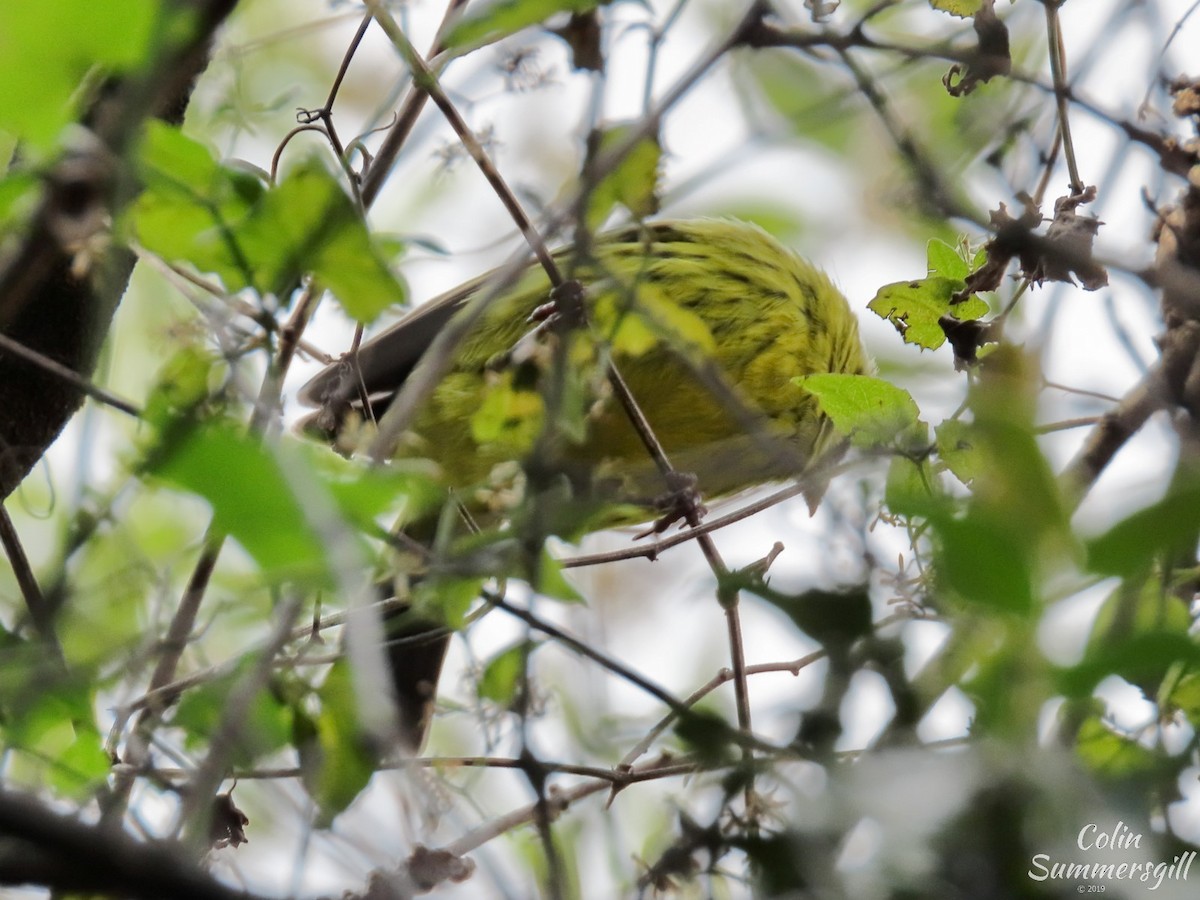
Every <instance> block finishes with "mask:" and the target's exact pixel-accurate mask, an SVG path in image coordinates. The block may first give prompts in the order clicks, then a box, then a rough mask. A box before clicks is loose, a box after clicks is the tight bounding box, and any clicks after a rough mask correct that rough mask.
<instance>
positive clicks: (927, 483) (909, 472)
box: [884, 456, 945, 516]
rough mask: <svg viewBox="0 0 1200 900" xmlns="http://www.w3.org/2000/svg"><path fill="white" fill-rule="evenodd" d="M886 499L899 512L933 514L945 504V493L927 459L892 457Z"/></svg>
mask: <svg viewBox="0 0 1200 900" xmlns="http://www.w3.org/2000/svg"><path fill="white" fill-rule="evenodd" d="M884 502H885V503H886V504H887V507H888V509H889V510H891V511H892V512H893V513H895V514H896V515H899V516H930V515H933V514H934V513H935V512H937V511H939V510H941V509H942V508H943V507H944V505H945V494H944V493H943V491H942V488H941V484H940V482H939V481H938V479H937V477H936V476H935V475H934V473H933V472H932V471H931V470H930V468H929V464H928V463H927V462H926V461H925V460H919V461H918V460H913V459H909V458H908V457H907V456H894V457H892V462H891V465H889V466H888V474H887V483H886V486H885V488H884Z"/></svg>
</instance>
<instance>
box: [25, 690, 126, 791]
mask: <svg viewBox="0 0 1200 900" xmlns="http://www.w3.org/2000/svg"><path fill="white" fill-rule="evenodd" d="M30 687H33V688H34V694H33V696H31V697H28V698H26V699H27V701H28V703H27V705H26V704H22V706H21V708H19V709H17V708H13V707H12V706H10V705H9V704H6V708H5V709H4V716H3V718H4V724H5V734H4V743H5V745H6V747H8V748H10V749H12V750H21V751H23V752H24V753H25V754H27V758H26V759H25V760H24V762H25V766H24V768H25V770H26V771H24V772H23V773H22V774H23V776H24V778H25V779H26V780H29V781H31V782H39V783H40V782H45V783H46V784H48V785H50V786H51V787H53V788H54V789H55V790H56V791H57V792H59V793H61V794H63V795H65V796H69V797H77V798H80V799H82V798H84V797H86V796H87V795H88V793H89V792H90V791H92V790H94V789H95V787H96V785H97V784H99V783H101V782H102V781H103V779H104V778H105V777H106V776H107V775H108V772H109V767H110V764H111V761H110V760H109V759H108V757H107V755H106V754H105V753H104V750H103V739H102V737H101V735H100V733H99V732H98V730H97V729H96V726H95V723H94V722H93V718H92V704H93V702H94V700H95V697H94V695H93V693H92V690H91V688H90V687H88V686H87V685H85V684H83V683H82V682H66V681H60V682H56V683H43V684H39V685H37V686H36V687H35V686H32V685H31V686H30Z"/></svg>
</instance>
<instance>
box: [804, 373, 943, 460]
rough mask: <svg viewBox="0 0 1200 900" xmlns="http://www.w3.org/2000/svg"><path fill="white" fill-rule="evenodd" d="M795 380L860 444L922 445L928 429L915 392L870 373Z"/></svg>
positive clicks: (913, 447)
mask: <svg viewBox="0 0 1200 900" xmlns="http://www.w3.org/2000/svg"><path fill="white" fill-rule="evenodd" d="M795 382H796V383H797V384H799V385H800V386H802V387H803V388H804V389H805V390H806V391H808V392H809V393H810V394H812V395H813V396H815V397H816V398H817V402H818V403H819V404H820V405H821V411H822V412H824V413H825V415H827V416H829V418H830V419H832V420H833V424H834V425H836V426H837V429H838V431H840V432H841V433H842V434H844V435H846V436H848V437H849V438H850V440H851V441H853V442H854V444H855V445H856V446H859V447H892V448H895V449H899V450H901V451H915V450H919V449H922V445H923V444H924V443H925V442H927V441H928V438H929V429H928V426H926V425H925V423H923V422H922V421H921V420H920V418H919V416H920V410H918V409H917V404H916V402H915V401H914V400H913V398H912V395H911V394H909V392H908V391H906V390H903V389H902V388H898V387H896V386H895V385H894V384H890V383H889V382H886V381H884V380H883V379H881V378H875V377H873V376H870V375H845V374H840V373H833V372H829V373H824V374H820V375H805V376H803V377H801V378H797V379H795Z"/></svg>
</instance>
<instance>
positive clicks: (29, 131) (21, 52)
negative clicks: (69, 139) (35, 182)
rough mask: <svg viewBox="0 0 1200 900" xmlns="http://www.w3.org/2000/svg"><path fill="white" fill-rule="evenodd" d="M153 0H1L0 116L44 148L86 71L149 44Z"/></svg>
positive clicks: (123, 59) (68, 115) (130, 59)
mask: <svg viewBox="0 0 1200 900" xmlns="http://www.w3.org/2000/svg"><path fill="white" fill-rule="evenodd" d="M161 16H162V11H161V10H160V8H159V3H158V2H157V0H105V2H103V3H94V2H91V0H39V2H37V3H25V2H20V0H14V2H6V3H0V59H2V60H3V61H4V64H3V65H2V66H0V122H2V123H3V125H4V130H5V131H8V132H9V133H11V134H14V135H15V136H17V137H19V138H21V139H22V140H23V141H25V142H26V144H27V145H32V146H34V147H37V148H39V149H45V148H46V147H48V146H49V145H50V143H51V142H52V141H53V140H54V138H55V137H57V135H58V133H59V131H60V130H61V129H62V127H63V126H64V125H66V123H67V122H68V121H70V120H72V119H74V118H75V116H76V111H75V110H74V109H73V108H72V104H73V101H74V100H75V99H76V96H77V95H76V91H77V90H78V88H79V87H80V85H81V84H82V82H83V81H84V78H85V76H87V75H88V73H89V72H90V71H91V70H92V69H93V67H96V66H99V67H100V68H101V69H102V70H104V71H106V72H110V73H117V72H121V71H125V70H129V69H132V68H135V67H137V66H139V65H141V64H142V63H144V62H145V61H146V60H147V59H148V58H149V56H150V54H151V53H152V51H153V50H154V49H155V43H156V41H155V39H156V38H158V39H159V40H161V37H162V36H161V34H156V32H157V31H159V28H158V27H156V26H159V25H160V22H159V20H160V17H161Z"/></svg>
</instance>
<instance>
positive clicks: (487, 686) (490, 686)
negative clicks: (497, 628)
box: [478, 641, 536, 709]
mask: <svg viewBox="0 0 1200 900" xmlns="http://www.w3.org/2000/svg"><path fill="white" fill-rule="evenodd" d="M535 647H536V645H535V644H532V643H530V642H529V641H520V642H519V643H516V644H513V645H512V646H510V647H508V648H506V649H504V650H501V651H500V652H499V653H497V654H496V655H495V656H493V657H492V658H491V659H490V660H489V661H488V663H487V665H486V666H484V668H483V675H482V676H481V677H480V679H479V688H478V690H479V697H480V698H481V699H483V700H490V701H492V702H493V703H495V704H497V705H499V706H501V707H503V708H504V709H514V708H516V707H517V706H519V704H520V697H519V695H520V693H521V692H522V682H523V681H524V674H525V666H526V660H528V658H529V655H530V653H532V652H533V650H534V648H535Z"/></svg>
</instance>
